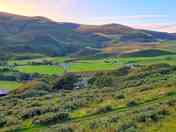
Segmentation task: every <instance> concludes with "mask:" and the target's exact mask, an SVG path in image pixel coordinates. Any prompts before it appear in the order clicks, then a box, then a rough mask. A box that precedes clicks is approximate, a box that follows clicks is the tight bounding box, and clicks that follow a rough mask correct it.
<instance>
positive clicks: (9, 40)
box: [0, 12, 176, 59]
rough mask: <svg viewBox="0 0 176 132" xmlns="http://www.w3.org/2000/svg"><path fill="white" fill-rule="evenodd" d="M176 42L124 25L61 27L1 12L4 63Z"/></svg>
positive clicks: (0, 44) (0, 46) (45, 20)
mask: <svg viewBox="0 0 176 132" xmlns="http://www.w3.org/2000/svg"><path fill="white" fill-rule="evenodd" d="M173 39H176V36H175V35H173V34H169V33H161V32H154V31H146V30H138V29H134V28H130V27H128V26H123V25H120V24H107V25H101V26H89V25H80V24H74V23H59V22H55V21H53V20H50V19H48V18H45V17H40V16H36V17H27V16H19V15H15V14H9V13H3V12H0V51H1V52H0V55H1V59H3V58H9V57H12V56H13V57H16V56H18V55H19V54H24V53H27V52H28V53H32V54H34V53H35V54H36V53H37V54H41V55H49V56H58V55H68V54H72V53H75V52H78V54H79V52H81V51H82V49H84V48H86V47H90V48H103V47H105V46H107V45H109V44H111V43H112V42H114V41H116V42H118V41H122V42H153V41H155V42H156V41H161V40H173ZM6 52H8V55H7V54H6ZM31 56H32V55H31Z"/></svg>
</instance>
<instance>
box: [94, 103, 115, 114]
mask: <svg viewBox="0 0 176 132" xmlns="http://www.w3.org/2000/svg"><path fill="white" fill-rule="evenodd" d="M112 110H113V108H112V106H111V105H107V106H104V107H101V108H99V109H97V111H96V113H97V114H98V113H106V112H110V111H112Z"/></svg>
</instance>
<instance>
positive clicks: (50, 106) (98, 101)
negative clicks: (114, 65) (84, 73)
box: [0, 64, 176, 132]
mask: <svg viewBox="0 0 176 132" xmlns="http://www.w3.org/2000/svg"><path fill="white" fill-rule="evenodd" d="M67 77H68V76H65V78H64V77H63V78H62V79H61V80H59V81H57V80H56V82H55V83H53V84H52V85H48V84H47V83H45V82H41V81H32V82H31V83H27V84H25V85H23V86H21V88H20V89H17V90H16V91H14V92H12V93H11V94H10V95H9V96H7V97H3V98H1V99H0V112H1V117H2V118H1V121H0V128H1V129H0V131H10V132H11V131H17V132H18V131H19V132H28V131H33V132H35V131H36V132H37V131H46V132H50V131H51V132H53V131H54V132H55V131H60V132H63V131H76V132H77V131H78V132H79V131H80V132H82V131H86V132H88V131H105V132H106V131H112V132H113V131H114V132H115V131H119V132H121V131H122V132H124V131H125V132H126V131H141V130H142V131H146V132H148V131H151V132H152V131H153V132H156V131H160V130H161V128H163V129H162V130H164V127H166V126H170V128H168V131H171V132H172V131H174V130H175V127H174V126H173V127H172V123H173V122H174V118H171V117H174V116H175V112H176V111H175V108H176V104H175V100H176V90H175V84H176V67H175V66H171V65H168V64H154V65H148V66H147V65H146V66H145V65H143V66H142V65H138V66H125V67H122V68H120V69H119V70H114V71H107V72H98V73H97V74H95V75H93V76H92V75H91V78H89V79H88V85H87V86H86V87H82V88H80V89H75V90H73V89H74V85H71V84H72V83H76V82H77V81H78V80H82V79H84V78H82V77H79V76H78V78H79V79H74V81H71V80H70V79H68V78H67ZM73 77H76V76H72V78H73ZM63 81H64V82H66V83H63ZM64 84H70V85H69V86H70V87H69V88H68V87H67V85H66V86H65V87H64V86H63V85H64ZM60 86H63V87H62V89H60V88H61V87H60ZM70 88H72V89H70ZM21 108H22V109H21Z"/></svg>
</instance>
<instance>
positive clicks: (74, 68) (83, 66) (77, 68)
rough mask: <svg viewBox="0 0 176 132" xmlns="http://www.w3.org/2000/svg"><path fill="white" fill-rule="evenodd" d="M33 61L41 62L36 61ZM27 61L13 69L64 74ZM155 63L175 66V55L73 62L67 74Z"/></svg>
mask: <svg viewBox="0 0 176 132" xmlns="http://www.w3.org/2000/svg"><path fill="white" fill-rule="evenodd" d="M50 60H51V61H52V62H53V63H55V62H61V64H62V63H63V62H64V61H63V60H65V59H64V58H62V61H61V60H60V58H58V59H56V58H50ZM35 61H41V60H40V59H37V60H35ZM27 63H28V61H27V60H26V61H25V65H22V66H16V67H15V69H16V70H18V71H20V72H24V73H40V74H48V75H53V74H55V75H62V74H63V73H64V68H63V67H62V66H60V65H27ZM156 63H167V64H171V65H176V55H165V56H157V57H111V58H106V59H97V60H95V59H93V60H90V59H88V60H75V61H73V62H69V63H68V67H67V71H68V72H96V71H104V70H114V69H117V68H120V67H122V66H124V65H128V64H130V65H131V64H141V65H143V64H145V65H150V64H156ZM18 64H24V61H22V62H21V61H18Z"/></svg>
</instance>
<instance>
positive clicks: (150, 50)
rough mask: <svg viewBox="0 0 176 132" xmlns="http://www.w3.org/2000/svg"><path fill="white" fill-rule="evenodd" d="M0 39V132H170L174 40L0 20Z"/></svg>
mask: <svg viewBox="0 0 176 132" xmlns="http://www.w3.org/2000/svg"><path fill="white" fill-rule="evenodd" d="M0 32H1V33H0V132H166V131H167V132H174V131H176V127H175V124H174V122H175V118H176V35H175V34H172V33H165V32H156V31H150V30H142V29H135V28H131V27H128V26H124V25H120V24H105V25H81V24H74V23H59V22H55V21H53V20H50V19H48V18H45V17H26V16H20V15H14V14H9V13H4V12H2V13H0ZM7 53H8V54H7Z"/></svg>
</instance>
